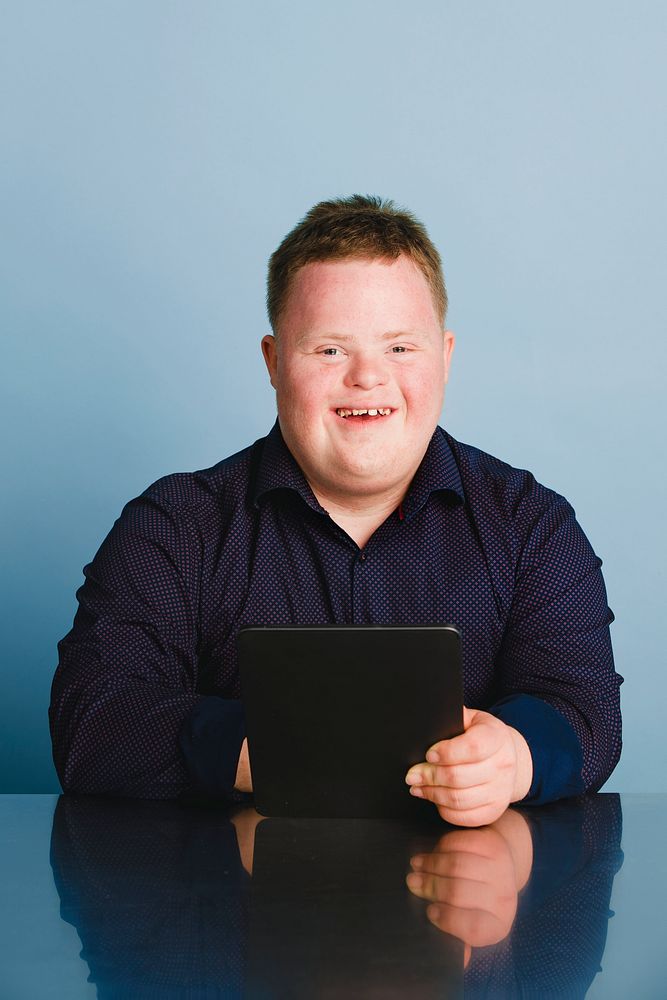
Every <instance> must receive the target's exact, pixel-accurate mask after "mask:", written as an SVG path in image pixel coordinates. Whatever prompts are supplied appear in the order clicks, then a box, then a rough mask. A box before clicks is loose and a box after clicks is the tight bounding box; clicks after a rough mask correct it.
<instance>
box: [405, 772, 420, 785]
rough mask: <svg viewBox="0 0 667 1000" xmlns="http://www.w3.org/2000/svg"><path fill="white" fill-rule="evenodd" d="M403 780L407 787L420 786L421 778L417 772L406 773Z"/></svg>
mask: <svg viewBox="0 0 667 1000" xmlns="http://www.w3.org/2000/svg"><path fill="white" fill-rule="evenodd" d="M405 780H406V782H407V784H408V785H421V783H422V776H421V774H420V773H419V771H408V773H407V774H406V776H405Z"/></svg>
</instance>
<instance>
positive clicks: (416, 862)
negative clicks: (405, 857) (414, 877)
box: [410, 854, 424, 868]
mask: <svg viewBox="0 0 667 1000" xmlns="http://www.w3.org/2000/svg"><path fill="white" fill-rule="evenodd" d="M410 864H411V865H412V867H413V868H423V867H424V859H423V858H422V856H421V854H415V856H414V858H410Z"/></svg>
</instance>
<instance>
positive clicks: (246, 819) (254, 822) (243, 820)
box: [231, 806, 264, 875]
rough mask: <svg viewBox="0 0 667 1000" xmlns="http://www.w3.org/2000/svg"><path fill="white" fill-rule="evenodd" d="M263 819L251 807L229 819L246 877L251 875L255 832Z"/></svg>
mask: <svg viewBox="0 0 667 1000" xmlns="http://www.w3.org/2000/svg"><path fill="white" fill-rule="evenodd" d="M263 819H264V817H263V816H260V814H259V813H258V812H257V810H256V809H253V808H252V807H251V806H246V808H245V809H241V810H240V812H237V813H234V815H233V816H232V817H231V823H232V826H233V827H234V829H235V830H236V842H237V844H238V847H239V855H240V858H241V864H242V865H243V867H244V868H245V870H246V871H247V873H248V875H252V862H253V858H254V855H255V830H256V829H257V827H258V826H259V824H260V823H261V822H262V820H263Z"/></svg>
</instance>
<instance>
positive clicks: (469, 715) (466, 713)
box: [463, 705, 479, 732]
mask: <svg viewBox="0 0 667 1000" xmlns="http://www.w3.org/2000/svg"><path fill="white" fill-rule="evenodd" d="M478 715H479V709H478V708H466V706H465V705H464V706H463V731H464V732H465V731H466V730H467V729H470V727H471V726H472V725H473V724H474V722H475V719H476V718H477V716H478Z"/></svg>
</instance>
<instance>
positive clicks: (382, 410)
mask: <svg viewBox="0 0 667 1000" xmlns="http://www.w3.org/2000/svg"><path fill="white" fill-rule="evenodd" d="M336 413H337V414H338V416H339V417H363V416H365V415H366V414H368V416H369V417H377V416H378V415H379V416H381V417H388V416H389V414H390V413H391V408H390V407H388V406H387V407H381V406H379V407H377V408H376V409H373V410H344V409H342V408H340V409H338V410H336Z"/></svg>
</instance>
